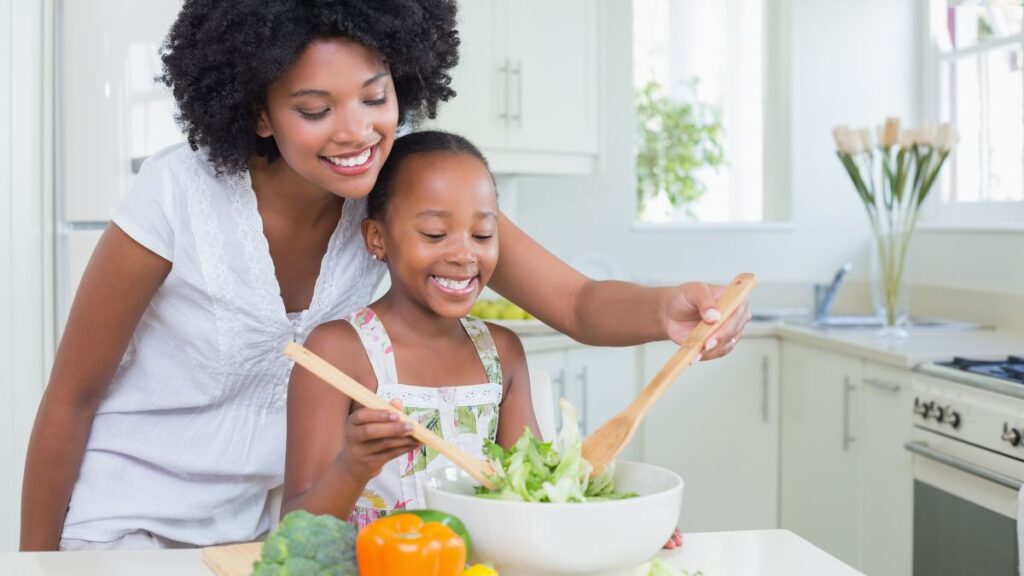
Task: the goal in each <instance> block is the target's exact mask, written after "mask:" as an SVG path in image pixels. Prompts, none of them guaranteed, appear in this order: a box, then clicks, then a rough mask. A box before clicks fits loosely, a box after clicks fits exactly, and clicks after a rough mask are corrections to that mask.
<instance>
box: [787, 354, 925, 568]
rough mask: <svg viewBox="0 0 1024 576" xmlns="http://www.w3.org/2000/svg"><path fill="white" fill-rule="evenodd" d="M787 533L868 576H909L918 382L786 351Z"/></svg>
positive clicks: (860, 362)
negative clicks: (910, 444)
mask: <svg viewBox="0 0 1024 576" xmlns="http://www.w3.org/2000/svg"><path fill="white" fill-rule="evenodd" d="M782 366H783V368H782V406H783V412H782V491H781V498H782V502H781V504H782V506H781V510H782V516H781V521H782V527H783V528H786V529H789V530H792V531H794V532H796V533H798V534H800V535H801V536H803V537H805V538H807V539H808V540H810V541H811V542H813V543H814V544H816V545H817V546H820V547H821V548H823V549H824V550H826V551H828V552H829V553H830V554H833V555H835V556H837V557H838V558H840V559H841V560H843V561H844V562H847V563H849V564H850V565H851V566H854V567H856V568H858V569H860V570H863V571H864V572H865V573H867V574H872V575H880V576H890V575H891V576H909V574H910V573H911V551H912V539H911V522H912V519H913V510H912V489H913V482H912V476H911V462H910V456H909V455H908V454H907V453H906V451H905V450H904V449H903V444H904V443H905V442H906V441H908V440H909V439H910V436H911V417H910V413H909V407H910V406H911V404H912V400H909V399H908V395H909V394H910V389H909V388H910V372H909V371H907V370H905V369H897V368H892V367H888V366H882V365H879V364H875V363H873V362H870V361H865V360H864V359H862V358H860V357H857V356H851V355H844V354H837V353H833V352H828V351H825V350H821V349H818V348H814V347H811V346H807V345H804V344H798V343H793V342H786V343H785V344H784V345H783V349H782Z"/></svg>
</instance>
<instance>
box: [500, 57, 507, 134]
mask: <svg viewBox="0 0 1024 576" xmlns="http://www.w3.org/2000/svg"><path fill="white" fill-rule="evenodd" d="M498 74H499V75H500V76H501V103H500V104H499V106H498V120H499V121H500V122H501V123H502V124H504V125H506V126H507V125H508V100H509V95H508V86H509V80H508V60H503V61H502V62H501V64H500V65H499V66H498Z"/></svg>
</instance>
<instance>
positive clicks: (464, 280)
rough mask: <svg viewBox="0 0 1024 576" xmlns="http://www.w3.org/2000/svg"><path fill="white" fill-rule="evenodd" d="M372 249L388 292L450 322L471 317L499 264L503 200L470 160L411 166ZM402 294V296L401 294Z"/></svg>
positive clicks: (370, 241)
mask: <svg viewBox="0 0 1024 576" xmlns="http://www.w3.org/2000/svg"><path fill="white" fill-rule="evenodd" d="M393 186H394V188H393V191H392V192H391V198H390V199H389V200H388V203H387V208H386V210H385V213H384V216H383V218H382V219H381V220H366V221H365V222H364V224H363V226H364V228H363V233H364V234H365V236H366V243H367V248H368V249H369V250H370V252H372V253H373V254H375V255H376V256H377V257H379V258H382V259H383V260H384V261H385V262H387V265H388V270H389V271H390V273H391V286H392V288H391V290H392V292H393V293H397V294H401V295H403V296H404V297H405V298H407V299H409V300H411V301H413V302H415V303H418V304H419V305H421V306H423V307H424V308H427V309H429V310H431V311H432V312H434V313H435V314H437V315H439V316H444V317H446V318H461V317H463V316H466V315H467V314H469V311H470V309H471V308H472V307H473V302H475V301H476V299H477V297H478V296H479V295H480V291H481V290H483V287H484V286H485V285H486V284H487V282H488V281H489V280H490V278H491V275H492V274H493V273H494V268H495V266H496V265H497V263H498V198H497V194H496V193H495V190H494V182H493V181H492V180H491V175H490V172H489V171H488V170H487V168H486V167H485V166H484V164H483V163H481V162H480V160H478V159H477V158H475V157H473V156H471V155H469V154H465V153H452V152H431V153H425V154H418V155H416V156H413V157H410V158H408V159H406V160H405V161H404V163H403V165H402V167H401V168H400V169H399V171H398V173H397V174H396V175H395V181H394V185H393ZM396 291H397V292H396Z"/></svg>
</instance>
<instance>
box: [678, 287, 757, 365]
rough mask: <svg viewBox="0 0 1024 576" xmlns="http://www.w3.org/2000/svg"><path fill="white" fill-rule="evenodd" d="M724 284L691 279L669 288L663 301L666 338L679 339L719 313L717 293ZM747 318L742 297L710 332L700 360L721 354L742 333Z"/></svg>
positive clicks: (733, 344)
mask: <svg viewBox="0 0 1024 576" xmlns="http://www.w3.org/2000/svg"><path fill="white" fill-rule="evenodd" d="M723 290H725V286H715V285H710V284H702V283H699V282H693V283H689V284H680V285H679V286H678V287H676V288H675V289H673V290H672V291H671V293H670V295H669V298H668V302H667V304H666V331H667V332H668V336H669V338H671V339H672V340H674V341H675V342H676V343H682V342H683V340H685V339H686V336H687V335H688V334H689V333H690V331H691V330H693V329H694V328H695V327H696V326H697V324H698V323H700V322H701V321H704V322H707V323H708V324H712V323H714V322H717V321H718V319H719V318H720V317H721V311H719V310H718V308H717V306H718V297H719V296H720V295H721V294H722V291H723ZM749 321H750V306H749V303H748V302H747V301H744V302H743V303H742V304H741V305H740V307H739V308H738V309H737V310H736V312H735V313H734V314H733V315H732V317H730V318H729V319H728V320H727V321H726V322H725V324H723V325H722V327H721V328H719V329H718V331H717V332H715V334H714V335H712V337H711V339H710V340H708V343H707V346H706V347H705V352H704V354H702V355H701V358H702V359H703V360H711V359H713V358H720V357H722V356H725V355H726V354H728V353H729V352H732V349H733V348H735V347H736V342H738V341H739V339H740V338H742V337H743V329H744V328H745V327H746V326H747V322H749Z"/></svg>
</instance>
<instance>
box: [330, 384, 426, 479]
mask: <svg viewBox="0 0 1024 576" xmlns="http://www.w3.org/2000/svg"><path fill="white" fill-rule="evenodd" d="M391 405H392V406H394V407H395V408H398V409H399V410H401V409H402V402H401V401H400V400H398V399H395V400H392V401H391ZM419 447H420V442H419V440H416V439H415V438H413V437H412V424H409V423H408V422H403V421H402V420H401V419H399V416H398V414H396V413H395V412H392V411H390V410H373V409H371V408H360V409H358V410H356V411H354V412H352V413H351V414H349V417H348V424H347V425H346V427H345V447H344V448H342V450H341V452H340V453H339V454H338V461H339V464H341V466H342V467H343V469H344V470H346V471H347V472H348V474H349V475H350V476H351V477H352V478H354V479H356V480H358V481H359V482H360V483H364V484H365V483H366V482H369V481H370V479H372V478H374V477H375V476H377V475H378V474H380V472H381V470H382V469H383V468H384V465H385V464H387V463H388V462H389V461H390V460H393V459H394V458H396V457H398V456H401V455H402V454H407V453H409V452H411V451H413V450H416V449H418V448H419Z"/></svg>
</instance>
